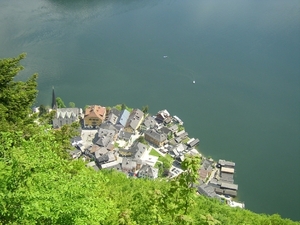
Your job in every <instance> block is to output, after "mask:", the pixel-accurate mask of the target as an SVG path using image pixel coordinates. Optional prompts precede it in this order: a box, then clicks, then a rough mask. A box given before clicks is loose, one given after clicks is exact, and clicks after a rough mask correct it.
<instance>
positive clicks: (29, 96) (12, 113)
mask: <svg viewBox="0 0 300 225" xmlns="http://www.w3.org/2000/svg"><path fill="white" fill-rule="evenodd" d="M25 56H26V55H25V54H24V53H23V54H21V55H19V56H18V57H16V58H6V59H0V123H1V127H0V131H5V130H20V129H21V128H22V127H24V126H26V125H28V124H30V123H31V122H32V120H33V118H32V117H29V114H30V111H31V109H30V108H31V106H32V105H33V103H34V101H35V98H36V95H37V89H36V88H37V82H36V80H37V77H38V75H37V74H33V75H32V76H31V77H30V78H29V79H28V80H27V81H25V82H24V81H15V77H16V76H17V75H18V74H19V72H20V71H21V70H23V69H24V68H23V66H21V65H20V61H21V60H22V59H24V58H25Z"/></svg>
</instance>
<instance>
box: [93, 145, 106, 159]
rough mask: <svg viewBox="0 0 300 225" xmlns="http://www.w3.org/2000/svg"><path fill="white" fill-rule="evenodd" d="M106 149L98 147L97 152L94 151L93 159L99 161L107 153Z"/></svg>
mask: <svg viewBox="0 0 300 225" xmlns="http://www.w3.org/2000/svg"><path fill="white" fill-rule="evenodd" d="M107 152H108V151H107V149H106V148H105V147H100V148H99V149H98V150H97V151H95V153H94V154H95V158H96V159H99V158H101V156H103V155H105V154H106V153H107Z"/></svg>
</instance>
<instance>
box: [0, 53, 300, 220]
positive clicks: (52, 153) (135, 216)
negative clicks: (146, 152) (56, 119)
mask: <svg viewBox="0 0 300 225" xmlns="http://www.w3.org/2000/svg"><path fill="white" fill-rule="evenodd" d="M24 57H25V55H20V56H19V57H17V58H13V59H2V60H0V121H1V126H0V224H64V225H65V224H109V225H110V224H143V225H144V224H228V225H232V224H263V225H281V224H300V223H299V222H293V221H291V220H288V219H283V218H281V217H280V216H279V215H261V214H255V213H253V212H251V211H249V210H244V209H240V208H230V207H229V206H227V205H225V204H223V203H221V202H218V201H217V200H213V199H209V198H206V197H203V196H199V195H197V194H196V191H195V189H193V188H192V186H193V184H194V182H195V181H196V180H197V173H196V171H197V170H198V167H199V160H200V159H199V158H197V157H194V158H189V157H187V159H186V160H185V161H184V162H183V164H182V166H183V168H185V169H186V171H187V172H186V173H184V174H182V175H180V176H179V177H177V178H176V179H173V180H170V181H166V180H147V179H134V178H127V177H126V176H125V175H124V174H122V173H119V172H117V171H111V170H101V171H99V172H96V171H94V170H93V169H91V168H87V167H86V166H85V163H84V162H83V161H81V160H70V159H68V158H67V157H66V154H64V151H65V149H66V147H67V146H66V145H67V144H68V143H69V140H68V138H69V137H70V136H72V135H73V133H72V128H70V127H65V128H64V129H61V130H59V131H57V130H56V131H55V130H53V129H51V127H50V126H49V125H48V123H47V121H48V119H49V118H48V117H47V116H44V117H40V118H38V117H37V115H30V107H31V106H32V105H33V104H34V101H35V97H36V94H37V89H36V88H37V75H36V74H35V75H33V76H32V77H31V78H30V79H29V80H28V81H26V82H16V81H14V78H15V76H16V75H17V74H18V72H19V71H20V70H21V69H23V68H22V67H21V66H20V65H19V62H20V60H21V59H23V58H24ZM258 201H259V199H258ZM278 204H280V203H278Z"/></svg>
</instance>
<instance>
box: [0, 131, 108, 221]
mask: <svg viewBox="0 0 300 225" xmlns="http://www.w3.org/2000/svg"><path fill="white" fill-rule="evenodd" d="M36 129H37V133H36V134H35V135H34V136H32V137H31V138H30V139H29V140H25V139H24V138H23V137H22V133H21V132H19V133H8V132H6V133H4V132H2V133H0V142H1V143H6V144H5V145H1V146H0V152H1V156H2V157H1V158H0V159H1V160H0V168H1V173H0V184H1V185H0V196H1V198H0V224H1V223H3V224H99V223H100V222H101V221H105V219H106V218H107V216H108V210H109V209H110V208H111V206H112V204H111V201H110V200H109V199H106V198H103V197H102V195H101V194H100V193H99V192H98V191H95V190H101V189H104V188H105V183H106V182H107V180H106V179H105V177H104V176H103V175H102V174H101V173H95V172H94V171H92V170H89V169H86V168H85V166H84V164H83V163H82V162H81V161H66V160H63V159H62V158H60V157H58V156H57V155H56V154H55V151H54V150H53V149H60V148H61V146H60V144H59V143H58V142H56V140H55V136H54V135H53V134H52V132H49V131H47V128H46V127H37V128H36Z"/></svg>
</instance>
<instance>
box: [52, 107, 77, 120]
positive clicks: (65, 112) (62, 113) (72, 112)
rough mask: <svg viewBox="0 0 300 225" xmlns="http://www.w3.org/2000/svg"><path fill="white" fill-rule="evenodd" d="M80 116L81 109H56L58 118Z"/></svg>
mask: <svg viewBox="0 0 300 225" xmlns="http://www.w3.org/2000/svg"><path fill="white" fill-rule="evenodd" d="M79 115H80V109H79V108H58V109H56V115H55V116H56V118H71V117H76V118H77V117H78V116H79Z"/></svg>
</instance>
